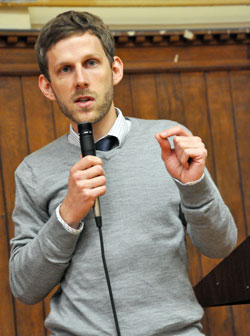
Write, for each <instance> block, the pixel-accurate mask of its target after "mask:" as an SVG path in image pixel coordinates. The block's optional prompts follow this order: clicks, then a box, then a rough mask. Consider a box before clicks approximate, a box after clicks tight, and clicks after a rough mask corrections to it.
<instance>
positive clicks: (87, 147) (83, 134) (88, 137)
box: [78, 122, 102, 227]
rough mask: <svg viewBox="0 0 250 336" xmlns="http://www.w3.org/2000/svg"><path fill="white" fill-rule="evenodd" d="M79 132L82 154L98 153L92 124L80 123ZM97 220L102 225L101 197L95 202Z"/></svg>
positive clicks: (97, 223) (98, 225)
mask: <svg viewBox="0 0 250 336" xmlns="http://www.w3.org/2000/svg"><path fill="white" fill-rule="evenodd" d="M78 132H79V136H80V146H81V152H82V156H83V157H84V156H87V155H94V156H95V155H96V150H95V142H94V137H93V129H92V124H91V123H88V122H83V123H79V124H78ZM93 210H94V216H95V222H96V225H97V227H101V226H102V217H101V207H100V201H99V197H97V198H96V200H95V204H94V206H93Z"/></svg>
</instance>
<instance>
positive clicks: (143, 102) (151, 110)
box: [130, 74, 158, 119]
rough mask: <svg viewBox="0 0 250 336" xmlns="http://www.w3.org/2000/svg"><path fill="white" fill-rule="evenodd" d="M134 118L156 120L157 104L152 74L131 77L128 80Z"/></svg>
mask: <svg viewBox="0 0 250 336" xmlns="http://www.w3.org/2000/svg"><path fill="white" fill-rule="evenodd" d="M130 83H131V95H132V102H133V111H134V116H135V117H137V118H144V119H157V118H158V103H157V95H156V83H155V76H154V74H145V75H144V74H141V75H132V76H131V79H130Z"/></svg>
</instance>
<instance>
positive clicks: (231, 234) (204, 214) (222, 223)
mask: <svg viewBox="0 0 250 336" xmlns="http://www.w3.org/2000/svg"><path fill="white" fill-rule="evenodd" d="M175 183H176V185H177V187H178V189H179V192H180V197H181V209H182V212H183V214H184V216H185V219H186V221H187V233H188V235H189V236H190V238H191V241H192V243H193V244H194V245H195V246H196V247H197V248H198V250H199V252H200V253H202V254H204V255H205V256H207V257H210V258H224V257H226V256H227V255H228V254H229V253H230V252H231V251H232V250H233V248H234V247H235V244H236V241H237V228H236V225H235V222H234V219H233V217H232V215H231V213H230V210H229V209H228V207H227V206H226V205H225V203H224V201H223V199H222V197H221V195H220V193H219V191H218V189H217V187H216V186H215V184H214V182H213V181H212V179H211V177H210V175H209V173H208V171H207V170H206V171H205V176H204V178H203V179H202V180H201V181H200V182H198V183H196V184H194V185H183V184H181V183H178V182H177V181H175Z"/></svg>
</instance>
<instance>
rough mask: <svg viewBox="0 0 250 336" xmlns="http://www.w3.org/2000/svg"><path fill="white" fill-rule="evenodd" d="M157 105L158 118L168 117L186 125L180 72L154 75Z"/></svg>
mask: <svg viewBox="0 0 250 336" xmlns="http://www.w3.org/2000/svg"><path fill="white" fill-rule="evenodd" d="M156 85H157V107H158V118H159V119H170V120H175V121H177V122H179V123H180V124H183V125H186V120H185V114H184V106H183V100H182V91H181V90H180V88H181V82H180V74H178V73H163V74H157V75H156Z"/></svg>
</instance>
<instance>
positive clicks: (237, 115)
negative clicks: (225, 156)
mask: <svg viewBox="0 0 250 336" xmlns="http://www.w3.org/2000/svg"><path fill="white" fill-rule="evenodd" d="M230 79H231V89H232V97H233V111H234V120H235V128H236V143H237V148H238V164H239V167H240V173H241V183H240V186H241V191H242V198H243V205H244V215H245V232H246V235H249V234H250V194H249V193H250V179H249V162H250V151H249V133H248V132H249V125H250V113H249V109H250V71H234V72H231V73H230Z"/></svg>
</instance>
